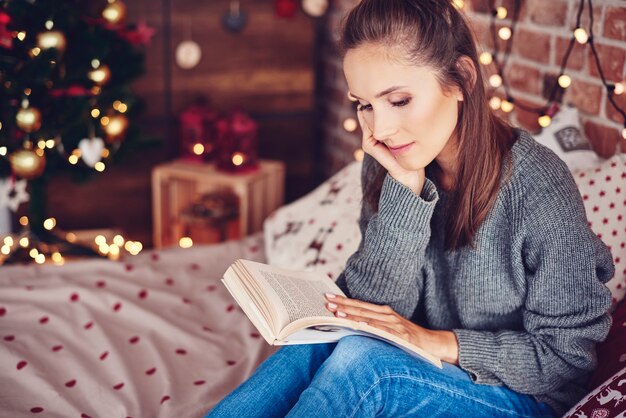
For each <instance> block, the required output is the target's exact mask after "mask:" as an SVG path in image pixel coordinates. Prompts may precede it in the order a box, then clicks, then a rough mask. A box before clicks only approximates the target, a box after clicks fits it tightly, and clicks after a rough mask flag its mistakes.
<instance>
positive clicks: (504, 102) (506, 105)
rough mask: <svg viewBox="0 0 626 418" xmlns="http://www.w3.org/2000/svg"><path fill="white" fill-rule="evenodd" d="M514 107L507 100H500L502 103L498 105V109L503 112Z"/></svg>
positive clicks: (510, 110) (507, 111) (509, 110)
mask: <svg viewBox="0 0 626 418" xmlns="http://www.w3.org/2000/svg"><path fill="white" fill-rule="evenodd" d="M514 107H515V106H513V103H511V102H509V101H508V100H502V104H501V105H500V109H501V110H502V111H503V112H504V113H511V112H512V111H513V108H514Z"/></svg>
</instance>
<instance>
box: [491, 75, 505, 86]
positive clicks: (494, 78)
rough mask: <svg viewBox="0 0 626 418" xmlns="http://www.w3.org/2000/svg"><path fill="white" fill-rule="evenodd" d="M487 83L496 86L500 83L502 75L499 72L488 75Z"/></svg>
mask: <svg viewBox="0 0 626 418" xmlns="http://www.w3.org/2000/svg"><path fill="white" fill-rule="evenodd" d="M489 85H490V86H491V87H493V88H498V87H500V86H501V85H502V77H501V76H500V74H493V75H492V76H491V77H489Z"/></svg>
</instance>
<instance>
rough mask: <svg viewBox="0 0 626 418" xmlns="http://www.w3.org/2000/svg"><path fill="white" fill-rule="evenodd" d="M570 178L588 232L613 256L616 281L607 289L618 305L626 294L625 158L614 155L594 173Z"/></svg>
mask: <svg viewBox="0 0 626 418" xmlns="http://www.w3.org/2000/svg"><path fill="white" fill-rule="evenodd" d="M572 174H573V175H574V179H575V180H576V184H577V185H578V189H579V190H580V194H581V195H582V197H583V201H584V204H585V210H586V212H587V220H588V221H589V225H590V227H591V229H592V230H593V232H595V233H596V234H597V235H598V237H599V238H600V239H601V240H602V241H603V242H604V243H605V244H606V245H607V246H608V247H609V249H610V250H611V253H612V254H613V262H614V263H615V277H613V279H611V281H610V282H609V283H608V284H607V286H608V287H609V289H611V293H612V294H613V303H617V302H619V301H621V300H622V299H624V294H625V293H626V157H625V156H622V155H616V156H614V157H612V158H610V159H608V160H606V161H604V162H603V163H602V164H600V165H598V166H596V167H595V168H593V169H586V170H579V171H576V172H574V173H572Z"/></svg>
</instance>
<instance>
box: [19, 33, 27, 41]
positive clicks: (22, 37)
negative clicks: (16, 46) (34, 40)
mask: <svg viewBox="0 0 626 418" xmlns="http://www.w3.org/2000/svg"><path fill="white" fill-rule="evenodd" d="M17 39H19V40H20V41H23V40H24V39H26V32H18V33H17Z"/></svg>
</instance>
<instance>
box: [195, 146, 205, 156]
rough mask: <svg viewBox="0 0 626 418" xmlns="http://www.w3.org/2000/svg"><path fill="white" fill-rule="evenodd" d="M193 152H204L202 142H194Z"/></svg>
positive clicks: (199, 153) (200, 153) (198, 153)
mask: <svg viewBox="0 0 626 418" xmlns="http://www.w3.org/2000/svg"><path fill="white" fill-rule="evenodd" d="M193 153H194V154H196V155H202V154H204V145H202V144H194V146H193Z"/></svg>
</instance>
